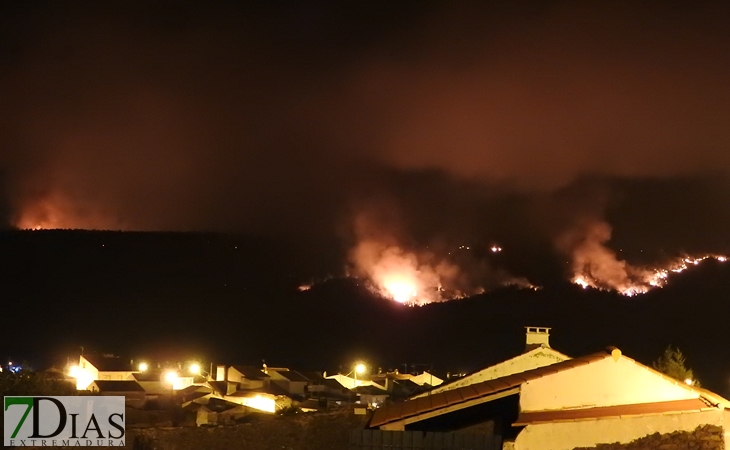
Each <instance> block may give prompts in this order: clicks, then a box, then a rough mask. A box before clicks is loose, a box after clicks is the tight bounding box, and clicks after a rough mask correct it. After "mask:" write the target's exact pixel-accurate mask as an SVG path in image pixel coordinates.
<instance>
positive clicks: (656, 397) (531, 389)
mask: <svg viewBox="0 0 730 450" xmlns="http://www.w3.org/2000/svg"><path fill="white" fill-rule="evenodd" d="M698 397H699V394H698V393H696V392H694V391H692V390H691V389H689V388H688V387H687V386H684V385H682V384H681V382H675V381H670V380H668V379H666V378H664V377H662V376H660V375H658V374H657V373H655V372H653V371H651V370H649V369H647V368H646V367H643V366H640V365H638V364H637V363H635V362H634V361H632V360H630V359H628V358H625V357H623V356H621V357H619V359H618V361H614V359H613V358H606V359H603V360H600V361H597V362H594V363H591V364H587V365H584V366H579V367H575V368H572V369H570V370H565V371H563V372H558V373H556V374H552V375H548V376H545V377H543V378H539V379H537V380H533V381H529V382H527V383H524V384H523V385H522V391H521V394H520V408H521V410H522V411H525V412H526V411H543V410H556V409H567V408H589V407H598V406H614V405H628V404H636V403H653V402H663V401H670V400H684V399H691V398H698Z"/></svg>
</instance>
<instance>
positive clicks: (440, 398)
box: [370, 351, 611, 427]
mask: <svg viewBox="0 0 730 450" xmlns="http://www.w3.org/2000/svg"><path fill="white" fill-rule="evenodd" d="M610 356H611V353H610V352H608V351H602V352H598V353H593V354H590V355H586V356H582V357H579V358H573V359H568V360H566V361H562V362H559V363H555V364H551V365H548V366H543V367H538V368H537V369H532V370H528V371H526V372H520V373H516V374H513V375H507V376H505V377H501V378H495V379H493V380H488V381H482V382H481V383H474V384H470V385H468V386H464V387H460V388H456V389H452V390H449V391H444V392H439V393H437V394H433V395H428V396H425V397H419V398H415V399H412V400H408V401H405V402H402V403H397V404H394V405H391V406H387V407H385V408H380V409H378V410H376V411H375V413H374V414H373V417H372V419H371V420H370V426H371V427H378V426H381V425H384V424H386V423H389V422H394V421H397V420H402V419H405V418H408V417H411V416H416V415H419V414H423V413H426V412H430V411H435V410H438V409H441V408H444V407H447V406H452V405H456V404H459V403H464V402H467V401H470V400H475V399H478V398H481V397H486V396H488V395H491V394H496V393H498V392H502V391H506V390H508V389H512V388H514V387H518V386H520V385H522V383H526V382H528V381H532V380H536V379H538V378H542V377H544V376H547V375H552V374H554V373H558V372H562V371H564V370H569V369H573V368H575V367H580V366H584V365H586V364H591V363H594V362H596V361H601V360H603V359H605V358H608V357H610Z"/></svg>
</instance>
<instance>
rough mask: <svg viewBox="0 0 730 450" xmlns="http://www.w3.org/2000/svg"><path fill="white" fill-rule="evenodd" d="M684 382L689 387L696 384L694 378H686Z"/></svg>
mask: <svg viewBox="0 0 730 450" xmlns="http://www.w3.org/2000/svg"><path fill="white" fill-rule="evenodd" d="M684 382H685V383H686V384H687V385H689V386H692V385H693V384H694V381H693V380H692V378H685V379H684Z"/></svg>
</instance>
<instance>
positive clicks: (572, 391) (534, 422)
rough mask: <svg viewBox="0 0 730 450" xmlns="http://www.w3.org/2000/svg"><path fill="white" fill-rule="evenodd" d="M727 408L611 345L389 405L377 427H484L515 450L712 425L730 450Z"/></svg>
mask: <svg viewBox="0 0 730 450" xmlns="http://www.w3.org/2000/svg"><path fill="white" fill-rule="evenodd" d="M726 408H730V401H728V400H726V399H724V398H722V397H720V396H719V395H717V394H715V393H713V392H710V391H707V390H705V389H700V388H697V387H695V386H690V385H688V384H686V383H684V382H682V381H679V380H675V379H672V378H670V377H668V376H666V375H663V374H661V373H659V372H657V371H655V370H654V369H652V368H649V367H647V366H645V365H643V364H640V363H638V362H637V361H635V360H633V359H631V358H628V357H627V356H625V355H623V353H622V352H621V351H620V350H619V349H616V348H610V349H608V350H606V351H602V352H598V353H594V354H591V355H586V356H583V357H579V358H574V359H568V360H565V361H562V362H559V363H555V364H551V365H548V366H543V367H538V368H535V369H531V370H527V371H524V372H521V373H515V374H509V375H506V376H502V377H499V378H495V379H491V380H487V381H482V382H480V383H473V384H470V385H467V386H462V387H459V388H456V389H451V390H447V391H443V392H439V393H435V394H432V395H430V396H425V397H419V398H415V399H412V400H409V401H406V402H403V403H399V404H395V405H392V406H387V407H384V408H381V409H378V410H376V411H375V413H374V414H373V417H372V418H371V421H370V427H377V428H380V429H386V430H408V429H434V430H436V431H450V430H460V429H464V428H468V427H482V430H490V432H491V433H494V434H502V435H503V436H507V437H508V439H510V440H512V441H513V444H512V445H514V448H515V449H516V450H521V449H525V450H527V449H530V450H541V449H546V450H547V449H553V450H568V449H573V448H576V447H592V446H595V445H597V444H599V443H613V442H619V443H628V442H631V441H633V440H636V439H639V438H642V437H645V436H647V435H651V434H653V433H662V434H666V433H672V432H675V431H692V430H695V429H696V428H697V427H698V426H700V425H708V424H709V425H715V426H720V427H722V428H723V429H724V430H725V440H726V442H725V446H726V447H725V448H727V445H730V442H727V441H728V436H730V428H728V427H730V413H728V412H726ZM439 427H440V428H439ZM447 428H450V430H447ZM510 428H511V430H512V433H511V434H510V433H509V432H508V429H510Z"/></svg>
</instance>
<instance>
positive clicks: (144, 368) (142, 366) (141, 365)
mask: <svg viewBox="0 0 730 450" xmlns="http://www.w3.org/2000/svg"><path fill="white" fill-rule="evenodd" d="M147 369H149V366H148V365H147V363H146V362H141V363H139V371H140V372H147Z"/></svg>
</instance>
